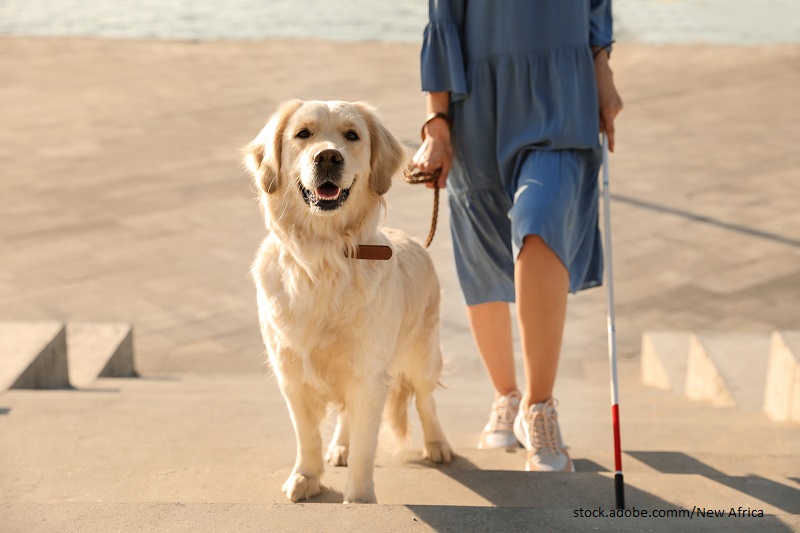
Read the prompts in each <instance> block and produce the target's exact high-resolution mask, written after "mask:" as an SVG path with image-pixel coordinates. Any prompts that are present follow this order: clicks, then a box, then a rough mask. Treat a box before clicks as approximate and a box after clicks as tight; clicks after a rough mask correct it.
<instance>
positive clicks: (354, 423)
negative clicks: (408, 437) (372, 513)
mask: <svg viewBox="0 0 800 533" xmlns="http://www.w3.org/2000/svg"><path fill="white" fill-rule="evenodd" d="M386 379H387V378H386V377H385V376H383V377H375V378H365V379H362V380H359V381H358V382H357V383H354V384H352V386H351V387H350V388H349V391H348V396H347V400H346V404H347V405H346V407H345V408H346V410H347V416H348V419H349V421H350V453H349V455H348V458H347V468H348V473H347V487H346V488H345V491H344V503H375V501H376V498H375V482H374V480H373V472H374V470H375V450H376V449H377V447H378V432H379V430H380V425H381V415H382V411H383V406H384V403H385V402H386V389H387V386H386Z"/></svg>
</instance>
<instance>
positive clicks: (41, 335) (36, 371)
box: [0, 322, 70, 391]
mask: <svg viewBox="0 0 800 533" xmlns="http://www.w3.org/2000/svg"><path fill="white" fill-rule="evenodd" d="M69 386H70V382H69V373H68V371H67V340H66V332H65V329H64V325H63V324H61V323H60V322H2V323H0V391H5V390H7V389H57V388H63V387H69Z"/></svg>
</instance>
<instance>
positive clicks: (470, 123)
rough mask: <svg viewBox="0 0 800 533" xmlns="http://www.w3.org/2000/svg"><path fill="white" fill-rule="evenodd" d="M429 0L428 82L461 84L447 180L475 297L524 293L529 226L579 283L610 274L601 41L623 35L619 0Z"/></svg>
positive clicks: (433, 87) (431, 86)
mask: <svg viewBox="0 0 800 533" xmlns="http://www.w3.org/2000/svg"><path fill="white" fill-rule="evenodd" d="M429 1H430V21H429V23H428V25H427V27H426V28H425V35H424V41H423V46H422V53H421V67H422V90H423V91H431V92H434V91H449V92H450V93H451V109H450V112H451V115H452V117H453V132H452V139H453V150H454V161H453V168H452V170H451V172H450V176H449V178H448V180H447V189H448V193H449V202H450V209H451V222H450V224H451V230H452V235H453V247H454V250H455V256H456V257H455V259H456V268H457V271H458V276H459V281H460V283H461V288H462V291H463V293H464V298H465V300H466V303H467V304H468V305H474V304H479V303H485V302H491V301H506V302H513V301H514V297H515V294H514V262H515V260H516V258H517V255H518V254H519V249H520V248H521V246H522V241H523V239H524V238H525V237H526V236H527V235H538V236H540V237H542V239H543V240H544V241H545V243H546V244H547V245H548V246H549V247H550V248H551V249H552V250H553V251H554V252H555V253H556V254H557V255H558V257H559V258H560V260H561V261H562V262H563V263H564V265H565V267H566V268H567V270H568V272H569V275H570V291H571V292H577V291H578V290H581V289H585V288H589V287H593V286H596V285H599V284H601V282H602V276H603V257H602V245H601V241H600V232H599V230H598V220H597V218H598V197H599V191H598V180H597V176H598V172H599V168H600V163H601V153H602V152H601V148H600V142H599V136H598V130H599V118H598V117H599V115H598V103H597V87H596V83H595V77H594V60H593V58H592V52H591V48H590V47H591V46H593V45H605V44H608V43H610V42H611V34H612V22H611V1H610V0H429Z"/></svg>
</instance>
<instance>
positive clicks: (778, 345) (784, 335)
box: [764, 331, 800, 423]
mask: <svg viewBox="0 0 800 533" xmlns="http://www.w3.org/2000/svg"><path fill="white" fill-rule="evenodd" d="M764 412H765V413H767V416H769V417H770V418H771V419H772V420H777V421H779V422H785V421H792V422H796V423H800V332H798V331H776V332H775V333H773V335H772V346H771V349H770V355H769V370H768V372H767V385H766V388H765V390H764Z"/></svg>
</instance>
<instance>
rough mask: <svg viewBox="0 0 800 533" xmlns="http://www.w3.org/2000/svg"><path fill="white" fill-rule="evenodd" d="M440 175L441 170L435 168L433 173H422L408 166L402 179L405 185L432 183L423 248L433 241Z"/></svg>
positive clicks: (437, 211)
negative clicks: (431, 205)
mask: <svg viewBox="0 0 800 533" xmlns="http://www.w3.org/2000/svg"><path fill="white" fill-rule="evenodd" d="M441 173H442V169H441V168H437V169H436V170H434V171H433V172H422V171H421V170H419V169H417V168H416V167H414V165H413V164H412V165H409V167H408V168H407V169H406V171H405V174H404V175H403V179H405V180H406V182H407V183H433V216H432V217H431V229H430V231H429V232H428V238H427V239H425V248H427V247H428V246H430V245H431V241H433V234H434V233H436V221H437V219H438V218H439V181H438V180H439V175H440V174H441Z"/></svg>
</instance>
